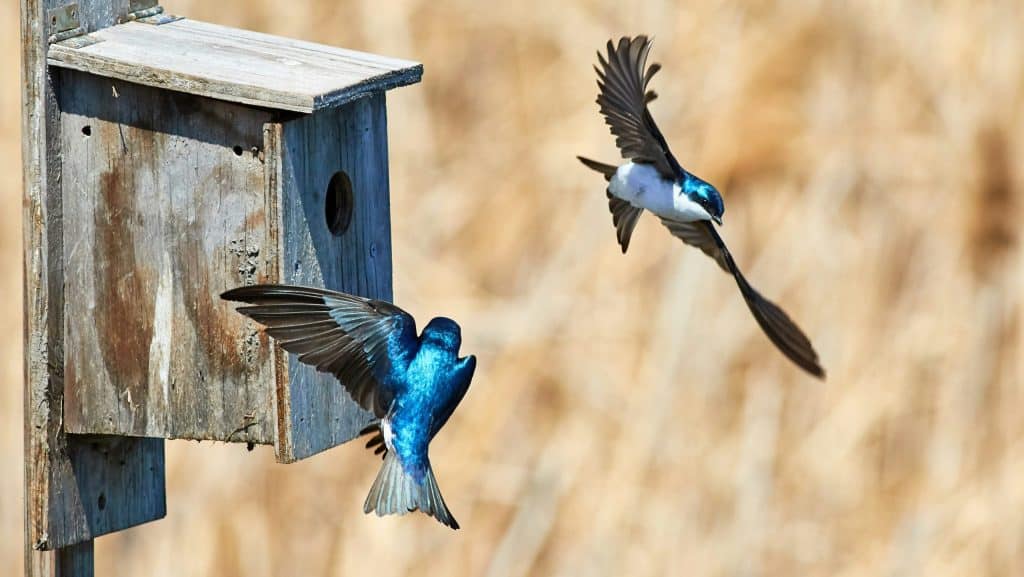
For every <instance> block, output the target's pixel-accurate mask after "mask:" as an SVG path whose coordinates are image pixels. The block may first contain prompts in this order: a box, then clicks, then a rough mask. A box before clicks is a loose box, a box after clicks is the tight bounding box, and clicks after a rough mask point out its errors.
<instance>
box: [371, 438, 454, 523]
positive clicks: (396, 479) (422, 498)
mask: <svg viewBox="0 0 1024 577" xmlns="http://www.w3.org/2000/svg"><path fill="white" fill-rule="evenodd" d="M416 510H419V511H422V512H424V513H426V514H427V515H430V516H431V517H433V518H435V519H437V520H438V521H440V522H441V523H442V524H444V525H447V526H449V527H451V528H452V529H458V528H459V524H458V522H457V521H455V517H452V514H451V512H450V511H448V506H447V505H445V503H444V498H442V497H441V491H440V490H439V489H438V488H437V479H435V478H434V471H433V470H432V469H431V468H430V463H429V462H428V463H427V467H426V473H425V474H424V475H423V481H422V482H421V483H417V482H416V479H415V478H414V477H413V476H412V475H410V474H409V473H407V472H406V471H405V469H404V468H403V467H402V463H401V462H400V461H399V460H398V457H397V456H396V455H395V452H394V451H388V452H387V454H385V455H384V464H383V465H382V466H381V468H380V472H379V473H377V479H376V480H374V482H373V486H372V487H370V494H369V495H367V496H366V503H365V504H363V512H364V513H370V512H371V511H375V512H376V513H377V515H378V516H384V515H405V514H406V513H408V512H410V511H416Z"/></svg>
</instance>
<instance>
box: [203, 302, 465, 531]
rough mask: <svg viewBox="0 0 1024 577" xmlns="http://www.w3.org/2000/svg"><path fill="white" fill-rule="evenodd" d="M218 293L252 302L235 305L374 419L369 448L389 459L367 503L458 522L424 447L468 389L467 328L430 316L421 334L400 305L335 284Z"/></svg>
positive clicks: (370, 507)
mask: <svg viewBox="0 0 1024 577" xmlns="http://www.w3.org/2000/svg"><path fill="white" fill-rule="evenodd" d="M221 297H222V298H224V299H227V300H229V301H237V302H243V303H247V304H248V305H249V306H243V307H239V308H238V312H240V313H242V314H243V315H245V316H247V317H249V318H251V319H253V320H254V321H256V322H258V323H260V324H263V325H264V326H266V328H267V334H269V335H270V336H272V337H274V338H275V339H277V342H278V344H280V345H281V348H283V349H284V350H286V351H288V352H290V353H294V354H296V355H298V359H299V361H300V362H303V363H306V364H308V365H312V366H314V367H316V368H317V369H318V370H320V371H322V372H326V373H331V374H333V375H334V376H335V377H337V378H338V380H339V381H340V382H341V384H342V385H343V386H344V387H345V389H346V390H347V391H348V393H349V395H351V396H352V399H353V400H355V401H356V402H357V403H359V405H360V406H361V407H363V408H364V409H366V410H368V411H371V412H372V413H373V414H374V416H375V417H376V420H375V421H374V422H373V423H372V424H371V425H370V426H369V427H367V428H366V429H364V430H363V432H364V433H375V435H374V437H372V438H371V439H370V442H369V443H367V445H366V446H367V448H370V447H376V451H375V452H376V453H380V452H383V453H384V464H383V466H381V469H380V472H379V473H378V474H377V479H376V480H375V481H374V482H373V486H372V487H371V489H370V494H369V495H368V496H367V497H366V503H365V504H364V505H363V511H364V512H366V513H369V512H371V511H375V512H376V513H377V515H391V514H398V515H404V514H405V513H407V512H410V511H417V510H418V511H422V512H423V513H426V514H427V515H430V516H431V517H434V518H435V519H437V520H438V521H440V522H441V523H443V524H445V525H447V526H449V527H451V528H452V529H458V528H459V524H458V523H457V522H456V521H455V518H454V517H452V514H451V513H450V512H449V511H448V507H447V505H445V502H444V499H443V498H442V497H441V491H440V490H439V489H438V488H437V480H436V479H435V478H434V472H433V470H432V469H431V467H430V459H429V458H428V456H427V451H428V448H429V445H430V441H431V439H433V438H434V435H436V434H437V432H438V431H440V430H441V427H443V426H444V425H445V423H447V422H448V418H449V417H451V416H452V412H453V411H454V410H455V407H456V406H458V404H459V401H461V400H462V397H463V396H464V395H465V394H466V391H467V390H468V389H469V383H470V381H472V380H473V371H474V370H475V369H476V357H474V356H473V355H470V356H468V357H462V358H460V357H459V347H460V346H461V344H462V333H461V330H460V328H459V325H458V324H457V323H456V322H455V321H453V320H451V319H448V318H444V317H437V318H434V319H431V321H430V322H429V323H428V324H427V326H426V327H425V328H424V329H423V332H422V333H420V335H419V336H418V337H417V336H416V321H415V320H414V319H413V318H412V317H411V316H410V315H409V314H408V313H407V312H405V311H404V310H402V309H400V308H398V307H397V306H395V305H393V304H391V303H388V302H384V301H379V300H372V299H366V298H362V297H358V296H354V295H350V294H345V293H340V292H334V291H329V290H323V289H317V288H307V287H300V286H287V285H256V286H247V287H241V288H237V289H234V290H230V291H228V292H226V293H224V294H223V295H221Z"/></svg>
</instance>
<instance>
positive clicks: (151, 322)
mask: <svg viewBox="0 0 1024 577" xmlns="http://www.w3.org/2000/svg"><path fill="white" fill-rule="evenodd" d="M27 4H28V8H27V10H26V11H25V12H24V13H23V28H24V34H25V35H26V38H27V39H28V41H27V42H26V66H25V69H26V87H25V90H26V107H27V108H26V118H27V119H28V120H27V126H28V128H29V131H28V133H27V134H26V138H32V131H33V130H34V131H36V136H37V137H38V138H40V139H41V141H40V142H36V143H34V145H35V148H32V146H33V145H32V144H30V145H29V153H28V154H26V197H27V203H26V227H27V230H28V231H29V232H27V234H28V235H29V236H30V238H31V242H30V243H28V244H27V246H26V263H27V264H26V266H27V269H28V270H30V272H34V273H35V274H34V275H33V274H30V275H29V278H28V279H27V281H26V282H27V287H26V289H27V296H28V305H27V306H28V309H27V310H26V318H27V321H26V322H27V326H28V333H29V336H28V340H29V347H28V351H29V355H30V357H29V358H28V359H27V361H26V362H27V366H28V370H27V373H28V375H29V381H30V382H29V384H28V385H27V386H29V387H30V397H31V396H32V395H50V396H49V397H48V398H49V399H54V398H56V399H60V398H62V399H63V404H62V418H61V422H60V423H53V422H51V421H52V420H53V419H55V418H56V417H57V409H58V407H53V406H47V411H49V412H45V413H44V412H40V413H38V414H36V415H30V416H27V419H30V420H31V419H33V418H34V419H36V420H37V421H39V422H40V423H42V424H43V425H44V429H45V430H47V431H49V434H51V436H53V438H54V439H63V441H62V442H66V443H68V445H67V446H68V449H67V451H66V453H67V455H65V458H67V459H72V460H73V458H80V459H81V458H88V459H90V460H91V461H90V462H93V463H101V462H102V463H105V464H103V465H100V464H95V465H93V469H95V470H97V471H103V467H113V468H112V469H111V470H109V471H106V472H103V473H102V475H101V476H105V478H104V480H103V481H102V482H101V481H96V483H94V484H95V487H93V485H90V483H89V482H86V483H82V482H79V481H75V483H74V484H75V489H74V490H75V491H78V493H79V494H78V495H77V497H76V500H77V501H78V502H79V503H78V505H76V506H77V507H78V510H76V511H75V512H73V513H71V514H70V515H71V517H76V516H77V517H80V518H81V519H80V521H81V526H74V527H72V526H67V527H57V525H59V524H60V523H63V522H64V520H63V519H58V520H57V521H55V515H56V514H55V512H54V511H53V510H52V508H51V509H47V507H49V506H50V505H52V504H53V503H52V502H51V501H52V499H54V498H55V497H54V493H53V491H54V490H55V489H56V488H55V487H53V486H50V487H49V489H46V488H44V489H43V492H44V493H45V495H44V496H48V499H49V500H50V501H48V502H47V504H45V505H46V506H44V507H42V509H47V510H45V511H37V512H36V513H37V514H38V515H41V517H40V519H38V520H37V521H38V522H37V523H36V525H37V526H38V527H37V528H45V530H42V531H35V532H33V530H32V528H31V527H30V530H29V533H30V539H32V540H33V541H32V542H33V543H35V544H36V546H37V548H39V549H49V548H54V547H63V546H67V545H70V544H73V543H77V542H80V541H84V540H87V539H91V538H92V537H94V536H96V535H98V534H102V533H104V532H107V531H109V530H117V529H119V528H123V527H124V526H129V525H132V524H135V523H138V522H142V521H145V520H148V519H149V518H155V517H158V516H162V515H163V509H164V508H163V475H162V470H163V463H162V462H163V446H162V441H159V439H200V440H216V441H227V442H239V443H250V444H266V445H273V446H274V447H275V451H276V455H277V458H278V460H279V461H281V462H291V461H295V460H297V459H301V458H304V457H308V456H310V455H313V454H315V453H317V452H319V451H323V450H324V449H327V448H330V447H332V446H335V445H337V444H339V443H342V442H344V441H347V440H349V439H351V438H352V437H354V436H355V435H356V434H357V433H358V431H359V430H360V429H361V428H362V427H364V426H365V425H366V424H367V423H368V422H369V420H370V418H371V416H370V415H369V414H368V413H366V412H364V411H363V410H362V409H360V408H359V407H358V406H357V405H356V404H355V403H353V402H352V401H351V399H350V398H349V397H348V395H347V393H346V392H345V391H344V390H343V389H342V387H340V386H339V385H338V383H337V382H336V381H335V380H334V378H333V377H331V376H328V375H323V374H319V373H317V372H316V371H315V370H314V369H312V368H310V367H308V366H306V365H303V364H300V363H299V362H298V361H297V360H296V359H295V358H294V357H293V356H290V355H288V354H287V353H285V352H284V351H282V350H281V349H280V348H279V347H276V346H275V345H274V344H273V343H272V342H271V341H269V340H268V338H267V336H266V335H265V334H264V333H263V332H262V331H260V330H259V329H258V328H257V326H256V325H255V324H254V323H252V322H251V321H248V320H247V319H245V318H244V317H243V316H242V315H240V314H238V313H236V312H235V310H234V308H235V307H234V305H232V304H230V303H227V302H224V301H222V300H221V299H220V298H219V295H220V294H221V293H222V292H223V291H225V290H227V289H230V288H234V287H236V286H240V285H246V284H254V283H289V284H304V285H312V286H323V287H327V288H331V289H337V290H342V291H346V292H351V293H355V294H360V295H364V296H368V297H373V298H379V299H386V300H390V299H391V297H392V292H391V244H390V221H389V192H388V155H387V116H386V112H385V92H386V91H387V90H388V89H391V88H395V87H398V86H402V85H407V84H412V83H415V82H418V81H419V79H420V76H421V74H422V66H421V65H419V64H417V63H414V62H409V61H405V60H397V59H392V58H384V57H380V56H374V55H371V54H365V53H360V52H354V51H350V50H343V49H339V48H333V47H329V46H323V45H319V44H313V43H309V42H302V41H298V40H291V39H284V38H279V37H275V36H270V35H266V34H259V33H254V32H249V31H243V30H237V29H233V28H227V27H223V26H216V25H212V24H206V23H203V22H198V21H195V20H190V19H187V18H179V17H175V16H170V15H167V14H165V13H163V11H162V10H161V9H160V8H159V7H158V6H156V3H155V2H154V1H145V0H143V1H134V0H133V1H131V2H128V1H125V0H107V1H93V2H90V3H87V4H86V3H82V4H75V3H57V2H54V1H52V0H45V1H44V0H27ZM44 9H45V10H44ZM44 14H45V16H44ZM33 49H36V52H33ZM38 50H45V63H44V62H41V61H40V60H41V58H40V56H41V55H40V54H38ZM40 167H42V168H43V169H44V170H42V171H40ZM45 169H48V170H45ZM36 210H38V211H39V213H40V215H41V217H40V218H38V219H37V218H36V215H35V213H34V212H33V211H36ZM37 265H38V268H37ZM44 308H45V309H46V310H43V309H44ZM44 313H46V314H44ZM33 339H36V340H38V341H39V343H42V348H41V349H38V350H37V349H33V348H32V347H33V345H36V344H37V343H36V342H35V341H34V340H33ZM37 353H38V355H37V356H38V358H36V357H32V356H31V355H33V354H37ZM39 355H41V356H39ZM41 363H42V364H44V365H45V366H46V368H45V369H44V368H43V367H42V366H41V365H40V364H41ZM58 373H59V376H61V377H62V382H56V381H55V380H54V379H53V378H52V377H54V375H58ZM54 393H59V395H56V396H55V395H54ZM85 439H88V440H89V442H88V443H81V442H80V441H82V440H85ZM34 446H35V445H32V447H34ZM32 447H30V449H29V450H30V452H31V451H32V450H34V449H32ZM48 448H52V447H48ZM76 451H79V452H83V455H88V457H74V455H75V453H76ZM93 453H95V454H93ZM112 455H113V457H112ZM30 458H31V456H30ZM47 458H49V459H50V461H49V462H47V463H45V465H46V466H47V467H51V468H54V470H57V469H60V470H65V469H68V470H69V471H70V473H71V474H72V475H75V474H78V471H75V470H74V469H75V464H74V463H73V462H71V463H70V467H64V465H63V464H61V463H58V462H56V461H54V460H53V459H54V458H56V457H54V456H52V455H49V456H48V457H47ZM62 467H63V468H62ZM83 470H84V469H83ZM30 474H31V473H30ZM87 474H88V475H91V474H92V473H91V472H89V473H87ZM49 479H50V480H49V481H48V482H49V483H50V485H53V484H54V481H53V480H52V479H53V476H52V475H50V477H49ZM112 481H113V485H111V482H112ZM63 482H65V481H64V480H61V479H57V481H56V483H57V484H58V485H59V484H60V483H63ZM129 484H134V487H132V488H129V487H128V485H129ZM31 491H32V489H31V488H30V493H31ZM47 491H48V492H47ZM130 491H135V492H136V493H138V494H137V495H134V496H133V495H129V494H128V492H130ZM99 493H102V494H103V496H102V497H100V495H99ZM140 495H141V496H148V497H154V496H159V499H158V501H159V504H158V505H154V504H152V503H149V504H146V503H139V502H136V501H140V499H141V497H140ZM141 500H144V499H141ZM115 501H117V502H116V503H115ZM29 506H30V514H33V513H32V510H31V507H32V506H33V505H32V503H30V505H29ZM60 515H65V513H61V514H60ZM60 515H57V517H59V516H60ZM71 525H74V523H71ZM44 533H45V534H44Z"/></svg>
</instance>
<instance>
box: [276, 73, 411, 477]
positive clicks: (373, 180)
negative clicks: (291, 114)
mask: <svg viewBox="0 0 1024 577" xmlns="http://www.w3.org/2000/svg"><path fill="white" fill-rule="evenodd" d="M279 130H280V138H279V139H278V138H275V137H274V135H273V132H271V133H270V139H269V140H270V141H275V140H278V141H279V149H280V152H281V157H280V160H281V166H280V175H281V177H280V194H281V219H282V231H283V237H282V247H283V248H282V264H281V268H282V276H283V278H284V281H285V282H287V283H289V284H298V285H309V286H318V287H319V286H322V287H326V288H329V289H333V290H339V291H343V292H348V293H353V294H357V295H361V296H365V297H370V298H376V299H383V300H387V301H390V300H391V299H392V286H391V224H390V212H389V211H390V198H389V196H390V192H389V188H388V156H387V116H386V112H385V98H384V94H383V93H377V94H374V95H372V96H370V97H366V98H362V99H359V100H356V101H354V102H351V103H349V104H346V105H345V106H342V107H340V108H338V109H332V110H326V111H322V112H318V113H315V114H312V115H309V116H304V117H300V118H297V119H295V120H292V121H289V122H286V123H284V124H283V125H282V126H281V127H280V129H279ZM269 148H270V147H269V146H268V150H269ZM278 354H281V355H285V354H286V353H283V352H282V351H278ZM278 396H279V399H278V404H279V412H280V413H281V420H280V421H279V423H280V425H281V426H282V429H281V430H280V431H279V433H278V446H277V457H278V459H279V460H280V461H283V462H289V461H294V460H297V459H301V458H304V457H308V456H310V455H312V454H315V453H318V452H320V451H323V450H325V449H328V448H330V447H333V446H336V445H339V444H341V443H344V442H345V441H348V440H350V439H352V438H354V437H355V436H356V435H357V434H358V433H359V431H360V430H361V429H362V428H363V427H365V426H366V425H367V424H368V423H369V422H370V421H371V420H372V418H373V415H372V414H371V413H369V412H367V411H365V410H363V409H362V408H360V407H359V406H358V405H357V404H356V403H355V402H354V401H353V400H352V399H351V397H350V396H349V395H348V393H347V392H346V391H345V390H344V388H343V387H342V386H341V385H340V384H339V382H338V381H337V380H336V379H335V377H334V376H333V375H329V374H324V373H319V372H317V370H316V369H315V368H313V367H310V366H308V365H305V364H302V363H301V362H299V361H298V359H297V358H296V357H295V356H294V355H288V358H287V379H282V380H281V383H280V384H279V389H278Z"/></svg>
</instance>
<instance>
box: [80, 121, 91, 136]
mask: <svg viewBox="0 0 1024 577" xmlns="http://www.w3.org/2000/svg"><path fill="white" fill-rule="evenodd" d="M82 134H83V135H84V136H86V137H89V136H92V127H91V126H89V125H88V124H86V125H85V126H83V127H82Z"/></svg>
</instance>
